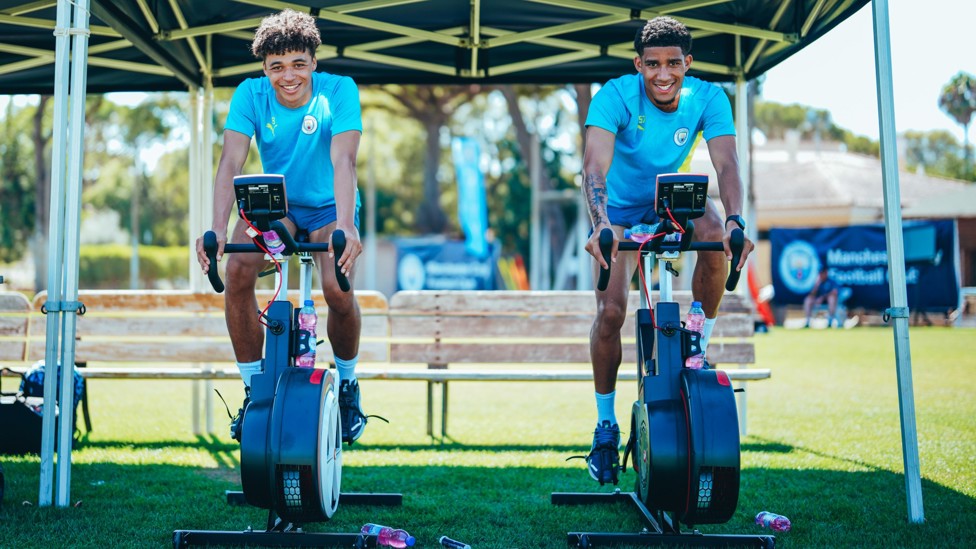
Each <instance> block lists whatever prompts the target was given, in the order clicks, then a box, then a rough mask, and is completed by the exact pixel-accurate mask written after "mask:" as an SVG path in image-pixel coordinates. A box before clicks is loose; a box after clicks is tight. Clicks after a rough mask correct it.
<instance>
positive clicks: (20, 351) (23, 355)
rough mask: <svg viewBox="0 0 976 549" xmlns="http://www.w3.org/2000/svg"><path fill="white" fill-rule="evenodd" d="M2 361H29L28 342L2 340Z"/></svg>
mask: <svg viewBox="0 0 976 549" xmlns="http://www.w3.org/2000/svg"><path fill="white" fill-rule="evenodd" d="M0 360H4V361H9V362H24V361H25V360H27V344H26V342H24V341H6V340H2V339H0ZM4 366H6V364H4Z"/></svg>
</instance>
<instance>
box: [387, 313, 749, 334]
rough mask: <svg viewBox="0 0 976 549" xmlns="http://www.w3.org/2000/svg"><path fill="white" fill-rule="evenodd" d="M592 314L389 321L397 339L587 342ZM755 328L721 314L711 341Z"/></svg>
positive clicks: (627, 330) (628, 327) (629, 324)
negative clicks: (527, 339) (574, 339)
mask: <svg viewBox="0 0 976 549" xmlns="http://www.w3.org/2000/svg"><path fill="white" fill-rule="evenodd" d="M593 317H594V314H592V313H591V314H587V315H542V314H533V315H531V316H507V315H484V316H446V315H445V316H431V315H416V316H414V315H411V316H400V315H394V316H391V317H390V333H391V337H392V338H393V339H400V338H421V337H423V338H452V337H453V338H471V339H486V338H509V337H527V336H531V337H533V338H553V337H555V338H567V337H569V338H575V337H579V338H589V335H590V327H591V326H592V325H593ZM634 322H635V321H634V317H633V315H629V316H628V317H627V321H626V322H625V323H624V326H623V329H622V330H621V333H622V334H625V335H626V334H634V333H635V328H634ZM754 331H755V326H754V324H753V320H752V317H751V315H746V314H741V313H733V314H723V315H720V316H719V317H718V320H717V322H716V323H715V331H713V332H712V337H715V338H717V337H752V336H753V334H754Z"/></svg>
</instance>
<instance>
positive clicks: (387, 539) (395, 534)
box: [360, 523, 417, 548]
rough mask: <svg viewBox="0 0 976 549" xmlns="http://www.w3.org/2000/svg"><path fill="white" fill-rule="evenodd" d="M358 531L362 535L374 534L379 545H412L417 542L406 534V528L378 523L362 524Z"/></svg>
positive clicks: (398, 546)
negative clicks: (396, 527) (394, 527)
mask: <svg viewBox="0 0 976 549" xmlns="http://www.w3.org/2000/svg"><path fill="white" fill-rule="evenodd" d="M360 532H362V534H363V535H364V536H376V545H377V546H379V547H397V548H403V547H413V545H414V544H415V543H417V539H416V538H414V537H413V536H411V535H410V534H408V533H407V531H406V530H399V529H393V528H390V527H389V526H381V525H379V524H372V523H369V524H364V525H363V527H362V529H361V530H360Z"/></svg>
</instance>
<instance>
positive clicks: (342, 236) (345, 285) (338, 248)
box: [332, 231, 349, 292]
mask: <svg viewBox="0 0 976 549" xmlns="http://www.w3.org/2000/svg"><path fill="white" fill-rule="evenodd" d="M345 249H346V233H344V232H342V231H333V232H332V254H333V258H334V259H335V273H336V280H337V281H338V282H339V289H340V290H342V291H343V292H348V291H349V279H348V278H346V275H344V274H342V268H340V267H339V258H340V257H342V252H344V251H345Z"/></svg>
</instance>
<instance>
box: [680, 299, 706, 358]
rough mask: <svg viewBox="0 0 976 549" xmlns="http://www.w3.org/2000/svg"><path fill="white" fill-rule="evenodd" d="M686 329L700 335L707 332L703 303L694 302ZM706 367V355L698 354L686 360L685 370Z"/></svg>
mask: <svg viewBox="0 0 976 549" xmlns="http://www.w3.org/2000/svg"><path fill="white" fill-rule="evenodd" d="M685 328H686V329H688V330H691V331H692V332H698V333H699V334H701V333H704V331H705V311H704V310H702V304H701V301H692V302H691V309H689V310H688V316H687V317H685ZM704 365H705V355H704V354H702V353H698V354H697V355H692V356H690V357H688V358H686V359H685V368H691V369H692V370H700V369H701V368H702V366H704Z"/></svg>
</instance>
